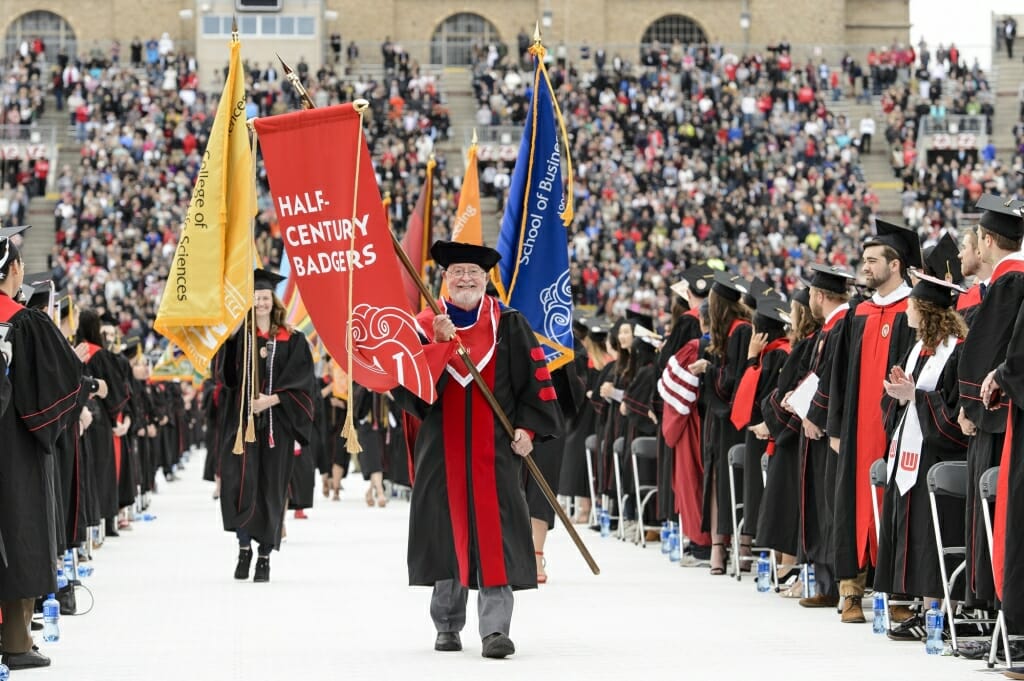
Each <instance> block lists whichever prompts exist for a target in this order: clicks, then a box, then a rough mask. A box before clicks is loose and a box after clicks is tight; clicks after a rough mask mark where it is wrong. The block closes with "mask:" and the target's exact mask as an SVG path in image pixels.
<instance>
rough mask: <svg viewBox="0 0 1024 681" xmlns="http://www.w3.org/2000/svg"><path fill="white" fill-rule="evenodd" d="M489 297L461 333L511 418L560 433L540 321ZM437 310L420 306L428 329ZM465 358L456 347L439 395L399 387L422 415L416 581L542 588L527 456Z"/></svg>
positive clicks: (415, 506)
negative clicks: (535, 323)
mask: <svg viewBox="0 0 1024 681" xmlns="http://www.w3.org/2000/svg"><path fill="white" fill-rule="evenodd" d="M484 303H488V304H485V305H483V309H482V310H481V312H480V318H479V319H478V320H477V321H476V322H475V323H474V324H473V325H472V326H470V327H468V328H467V329H463V330H460V332H459V335H460V337H461V338H462V339H463V342H464V343H465V344H466V346H467V348H468V349H469V352H470V355H471V357H472V358H473V361H474V362H475V363H476V364H477V367H478V368H479V370H480V373H481V374H482V375H483V378H484V380H485V381H486V383H487V385H488V386H490V388H491V390H492V391H493V393H494V396H495V398H496V399H497V402H498V404H499V405H500V406H501V408H502V409H503V410H504V412H505V414H506V415H507V416H508V418H509V420H510V421H511V423H512V425H513V427H515V428H523V429H526V430H528V431H532V432H533V433H534V434H535V442H536V441H538V440H542V439H544V438H546V437H550V436H552V435H555V434H557V433H558V432H560V431H561V429H562V423H561V420H562V419H561V414H560V412H559V409H558V407H557V405H556V400H557V397H556V395H555V389H554V387H553V386H552V384H551V380H550V377H549V375H548V373H547V369H546V366H545V360H544V352H543V350H542V349H541V348H540V347H539V346H538V345H537V340H536V337H535V336H534V333H533V330H532V329H531V328H530V326H529V324H528V323H527V322H526V319H525V318H524V317H523V316H522V315H521V314H520V313H519V312H517V311H515V310H511V309H504V310H501V312H500V315H499V314H498V313H497V312H495V309H496V308H497V302H496V301H495V300H493V299H487V300H485V301H484ZM489 310H490V313H489ZM430 316H432V315H430V312H429V311H427V312H426V313H421V315H420V318H421V322H420V325H421V328H430V327H431V320H430V318H429V317H430ZM495 318H497V321H495ZM495 323H496V324H497V330H496V335H495V330H494V328H493V326H492V325H493V324H495ZM495 338H497V339H499V340H498V341H497V346H496V347H495V341H494V339H495ZM492 350H493V354H489V353H490V352H491V351H492ZM485 356H487V359H486V361H485ZM459 361H461V360H459V359H458V357H454V356H453V358H452V361H451V362H450V363H449V364H448V367H447V370H446V372H445V373H444V374H442V375H441V376H440V377H438V382H437V394H438V398H437V401H436V402H434V403H433V404H429V405H428V404H426V403H424V402H422V401H421V400H419V399H417V398H416V397H415V396H413V395H412V394H410V393H409V392H407V391H405V390H402V389H398V390H396V391H394V393H395V396H396V400H397V402H398V403H399V405H400V406H401V407H402V408H403V409H405V410H407V411H410V412H412V414H413V415H414V416H416V417H417V418H419V419H420V421H421V425H420V429H419V434H418V436H417V438H416V445H415V452H416V453H415V461H416V480H415V484H414V486H413V491H412V502H411V509H410V513H409V550H408V566H409V583H410V584H412V585H420V586H431V585H433V584H434V583H436V582H438V581H441V580H449V579H451V580H457V581H459V582H460V583H462V584H463V585H465V586H468V587H470V588H478V587H480V586H485V587H493V586H504V585H508V586H511V587H512V588H513V589H527V588H535V587H536V585H537V564H536V561H535V560H534V555H533V551H534V548H533V537H532V533H531V524H530V516H529V510H528V508H527V504H526V497H525V494H524V492H523V486H522V479H523V475H524V470H523V469H524V464H523V461H522V459H521V458H520V457H519V456H517V455H516V454H515V452H513V451H512V448H511V442H510V440H509V436H508V434H507V433H506V432H505V430H504V427H503V426H502V425H501V422H500V421H499V420H498V419H497V418H496V417H495V416H494V415H493V414H492V412H491V410H490V407H489V406H488V404H487V402H486V401H485V400H484V398H483V396H482V394H481V393H480V390H479V388H477V387H476V386H475V384H473V382H472V379H471V377H469V376H468V373H467V372H466V370H465V367H461V368H460V365H459V364H456V362H459ZM453 374H457V375H458V376H459V377H460V378H459V379H458V380H457V379H456V376H455V375H453ZM462 382H465V387H463V385H462Z"/></svg>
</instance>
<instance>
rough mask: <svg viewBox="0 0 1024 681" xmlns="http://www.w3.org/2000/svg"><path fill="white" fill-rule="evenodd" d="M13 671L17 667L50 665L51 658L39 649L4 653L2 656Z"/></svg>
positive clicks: (2, 659) (26, 667) (29, 667)
mask: <svg viewBox="0 0 1024 681" xmlns="http://www.w3.org/2000/svg"><path fill="white" fill-rule="evenodd" d="M0 661H2V662H3V663H4V664H5V665H7V668H8V669H10V670H11V671H14V670H15V669H32V668H34V667H49V666H50V658H48V657H47V656H46V655H43V654H42V653H40V652H39V651H37V650H30V651H28V652H27V653H15V654H10V653H4V655H3V658H0Z"/></svg>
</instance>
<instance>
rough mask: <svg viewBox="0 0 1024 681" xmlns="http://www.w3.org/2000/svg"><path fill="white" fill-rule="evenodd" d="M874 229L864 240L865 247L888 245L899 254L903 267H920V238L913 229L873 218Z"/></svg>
mask: <svg viewBox="0 0 1024 681" xmlns="http://www.w3.org/2000/svg"><path fill="white" fill-rule="evenodd" d="M875 231H876V234H875V236H872V237H868V239H867V240H866V241H865V242H864V247H865V248H867V247H868V246H877V245H878V244H883V245H885V246H889V247H891V248H892V249H893V250H894V251H896V253H898V254H899V256H900V259H901V260H902V261H903V265H904V266H905V267H908V268H909V267H917V268H920V267H921V265H922V262H921V239H920V237H918V236H917V232H916V231H915V230H913V229H910V228H909V227H904V226H903V225H897V224H895V223H892V222H886V221H885V220H879V219H878V218H875Z"/></svg>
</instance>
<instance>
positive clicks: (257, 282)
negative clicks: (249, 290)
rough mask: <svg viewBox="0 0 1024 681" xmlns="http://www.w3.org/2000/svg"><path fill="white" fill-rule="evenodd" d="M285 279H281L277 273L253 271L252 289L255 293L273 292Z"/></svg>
mask: <svg viewBox="0 0 1024 681" xmlns="http://www.w3.org/2000/svg"><path fill="white" fill-rule="evenodd" d="M285 279H286V277H282V276H281V275H280V274H278V273H277V272H271V271H270V270H261V269H257V270H254V271H253V281H254V286H253V288H254V290H256V291H273V290H274V289H276V288H277V285H278V284H280V283H281V282H282V281H284V280H285Z"/></svg>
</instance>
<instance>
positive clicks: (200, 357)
mask: <svg viewBox="0 0 1024 681" xmlns="http://www.w3.org/2000/svg"><path fill="white" fill-rule="evenodd" d="M240 52H241V44H240V43H239V42H238V41H232V42H231V61H230V66H229V69H228V77H227V82H226V83H225V84H224V92H223V93H222V95H221V99H220V103H219V104H218V106H217V114H216V118H215V119H214V122H213V129H212V130H211V132H210V139H209V142H208V143H207V146H206V152H205V153H204V154H203V161H202V165H201V166H200V168H199V176H198V177H197V178H196V183H195V187H193V189H192V202H191V204H190V205H189V209H188V215H187V216H186V217H185V224H184V226H183V227H182V230H181V238H180V239H179V240H178V246H177V249H176V250H175V253H174V261H173V263H172V266H171V271H170V273H169V274H168V277H167V285H166V287H165V288H164V293H163V296H162V297H161V300H160V308H159V311H158V312H157V318H156V323H155V325H154V326H155V327H156V330H157V331H159V332H160V333H162V334H163V335H164V336H166V337H167V338H168V339H169V340H170V341H171V342H172V343H174V344H175V345H177V346H178V347H180V348H181V349H182V350H183V351H184V352H185V354H186V355H187V356H188V358H189V359H190V360H191V362H192V365H193V367H194V368H195V370H196V371H197V372H198V373H199V374H200V375H204V376H205V375H207V374H208V373H209V366H210V360H211V359H212V358H213V356H214V354H216V352H217V350H218V349H219V348H220V346H221V345H222V344H223V343H224V341H225V340H226V339H227V337H228V336H229V335H230V334H231V332H232V331H233V330H234V329H235V328H237V326H238V324H239V323H240V322H241V320H242V318H243V316H244V315H245V314H246V313H247V312H248V311H249V309H250V308H251V307H252V295H253V294H252V291H253V280H252V279H253V275H252V271H253V253H254V250H253V245H252V218H253V216H254V215H255V214H256V187H255V176H254V174H253V160H252V148H251V146H250V143H249V134H248V132H247V129H246V126H245V101H246V98H245V72H244V71H243V69H242V64H241V56H240Z"/></svg>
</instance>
